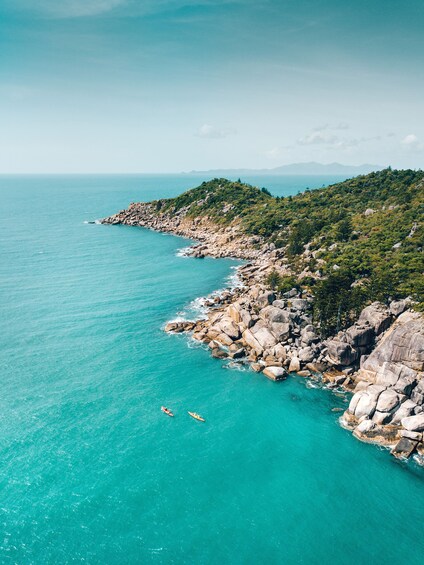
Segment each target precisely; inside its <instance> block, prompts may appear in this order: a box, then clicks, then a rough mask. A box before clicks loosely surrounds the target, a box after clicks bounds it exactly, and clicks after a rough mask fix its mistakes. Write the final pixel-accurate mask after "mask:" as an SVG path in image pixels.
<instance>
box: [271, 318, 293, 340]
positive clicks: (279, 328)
mask: <svg viewBox="0 0 424 565" xmlns="http://www.w3.org/2000/svg"><path fill="white" fill-rule="evenodd" d="M269 329H270V330H271V332H272V333H273V334H274V335H275V337H276V339H277V341H282V342H284V341H287V340H288V338H289V337H290V324H282V323H281V324H280V323H279V322H274V323H272V324H270V326H269Z"/></svg>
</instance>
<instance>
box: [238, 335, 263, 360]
mask: <svg viewBox="0 0 424 565" xmlns="http://www.w3.org/2000/svg"><path fill="white" fill-rule="evenodd" d="M243 339H244V341H245V342H246V344H247V345H248V346H249V347H251V348H252V349H253V351H255V353H256V354H257V355H262V353H263V351H264V348H263V347H262V346H261V344H260V343H259V341H258V340H257V339H256V337H255V336H254V335H253V333H252V331H251V330H245V331H244V332H243Z"/></svg>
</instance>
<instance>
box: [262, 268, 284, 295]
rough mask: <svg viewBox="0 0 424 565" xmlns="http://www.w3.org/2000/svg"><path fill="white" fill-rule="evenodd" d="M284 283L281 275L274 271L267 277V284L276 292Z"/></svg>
mask: <svg viewBox="0 0 424 565" xmlns="http://www.w3.org/2000/svg"><path fill="white" fill-rule="evenodd" d="M281 281H282V277H281V275H280V274H279V273H278V271H276V270H275V269H273V270H272V271H271V272H270V273H269V274H268V276H267V277H266V281H265V282H266V284H267V285H268V286H269V287H270V288H271V289H272V290H276V289H277V288H278V286H279V285H280V283H281Z"/></svg>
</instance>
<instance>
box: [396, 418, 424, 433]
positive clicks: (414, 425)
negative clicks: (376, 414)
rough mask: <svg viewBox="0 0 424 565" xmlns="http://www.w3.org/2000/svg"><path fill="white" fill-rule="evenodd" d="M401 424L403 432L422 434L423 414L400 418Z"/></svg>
mask: <svg viewBox="0 0 424 565" xmlns="http://www.w3.org/2000/svg"><path fill="white" fill-rule="evenodd" d="M401 424H402V426H403V427H404V428H405V430H409V431H410V432H422V431H424V414H417V415H416V416H408V417H407V418H402V421H401Z"/></svg>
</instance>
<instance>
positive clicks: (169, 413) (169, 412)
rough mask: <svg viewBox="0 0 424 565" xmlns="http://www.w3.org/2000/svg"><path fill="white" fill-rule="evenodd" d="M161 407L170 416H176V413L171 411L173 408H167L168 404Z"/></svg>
mask: <svg viewBox="0 0 424 565" xmlns="http://www.w3.org/2000/svg"><path fill="white" fill-rule="evenodd" d="M160 409H161V410H162V412H163V413H164V414H167V415H168V416H172V417H174V414H173V413H172V412H171V410H170V409H169V408H167V407H166V406H161V407H160Z"/></svg>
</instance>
